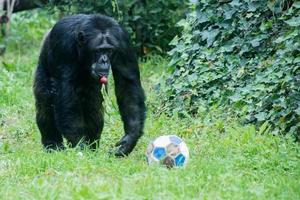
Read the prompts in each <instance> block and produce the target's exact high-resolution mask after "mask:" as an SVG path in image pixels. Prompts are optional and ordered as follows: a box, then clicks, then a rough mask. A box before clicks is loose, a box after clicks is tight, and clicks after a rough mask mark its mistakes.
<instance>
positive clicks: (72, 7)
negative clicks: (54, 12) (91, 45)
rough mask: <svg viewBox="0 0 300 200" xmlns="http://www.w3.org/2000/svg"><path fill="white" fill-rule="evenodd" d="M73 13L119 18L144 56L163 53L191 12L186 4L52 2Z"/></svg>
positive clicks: (137, 0)
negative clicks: (183, 19) (151, 53)
mask: <svg viewBox="0 0 300 200" xmlns="http://www.w3.org/2000/svg"><path fill="white" fill-rule="evenodd" d="M50 2H52V4H53V5H56V6H57V8H58V9H59V10H61V11H63V12H64V13H65V14H70V13H101V14H106V15H109V16H113V17H115V18H116V19H117V20H119V21H120V22H121V23H122V24H123V25H124V27H125V28H126V29H127V30H128V32H129V33H130V34H131V35H132V39H133V41H134V45H135V46H136V48H137V50H138V52H139V53H140V54H147V53H148V52H149V51H155V52H160V53H163V52H164V51H166V50H167V49H168V47H169V46H168V44H169V42H170V41H171V40H172V38H173V37H174V35H175V34H177V33H178V31H179V29H178V27H176V26H175V24H176V23H177V21H178V20H179V19H180V18H182V17H183V12H184V10H185V9H186V8H187V7H186V6H185V2H186V1H185V0H179V1H178V0H157V1H142V0H125V1H124V0H105V1H94V0H85V1H78V0H62V1H55V0H54V1H50Z"/></svg>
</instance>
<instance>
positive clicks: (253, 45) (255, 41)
mask: <svg viewBox="0 0 300 200" xmlns="http://www.w3.org/2000/svg"><path fill="white" fill-rule="evenodd" d="M260 40H261V39H259V38H255V39H254V40H251V42H250V44H251V45H252V47H258V46H259V45H260Z"/></svg>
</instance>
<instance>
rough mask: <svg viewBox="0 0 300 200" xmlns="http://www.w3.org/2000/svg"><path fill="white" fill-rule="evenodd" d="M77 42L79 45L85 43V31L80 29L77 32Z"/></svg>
mask: <svg viewBox="0 0 300 200" xmlns="http://www.w3.org/2000/svg"><path fill="white" fill-rule="evenodd" d="M77 42H78V44H79V45H83V44H84V43H85V35H84V32H83V31H79V32H78V33H77Z"/></svg>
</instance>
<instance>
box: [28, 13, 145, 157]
mask: <svg viewBox="0 0 300 200" xmlns="http://www.w3.org/2000/svg"><path fill="white" fill-rule="evenodd" d="M101 45H102V46H103V45H106V46H109V48H110V50H112V53H111V54H107V55H109V59H110V60H109V62H110V64H111V68H112V72H113V77H114V82H115V92H116V97H117V103H118V106H119V110H120V114H121V117H122V121H123V123H124V131H125V135H124V136H123V137H122V138H121V140H120V141H119V142H118V143H117V144H116V145H117V146H118V149H117V150H116V152H115V155H116V156H123V155H128V154H129V153H130V152H131V151H132V150H133V148H134V147H135V145H136V143H137V141H138V139H139V138H140V137H141V135H142V134H143V126H144V121H145V103H144V102H145V97H144V92H143V89H142V87H141V82H140V74H139V67H138V62H137V58H136V56H135V55H134V52H133V50H132V47H131V44H130V40H129V36H128V34H127V33H126V32H125V31H124V29H123V28H122V27H121V26H120V25H119V24H118V23H117V22H116V21H115V20H113V19H112V18H110V17H107V16H103V15H74V16H70V17H65V18H63V19H61V20H60V21H59V22H58V23H57V24H56V25H55V26H54V27H53V28H52V30H51V31H50V32H49V33H48V34H47V36H46V37H45V39H44V42H43V47H42V50H41V54H40V57H39V63H38V66H37V69H36V73H35V80H34V95H35V100H36V120H37V125H38V128H39V130H40V132H41V136H42V144H43V145H44V147H45V148H46V149H62V148H64V146H63V137H64V138H66V139H67V141H68V142H69V143H70V144H71V146H73V147H74V146H76V145H77V144H78V142H79V141H83V142H85V143H87V144H89V145H90V146H91V147H92V148H96V147H97V146H98V141H99V139H100V135H101V132H102V129H103V107H102V102H103V97H102V94H101V84H100V83H99V80H98V79H97V78H96V79H95V77H93V75H92V74H94V75H95V73H94V72H93V71H92V70H93V69H92V65H93V63H97V60H98V59H99V56H97V55H98V54H97V53H95V52H94V51H93V49H95V48H98V47H99V48H100V51H99V49H97V52H99V53H100V54H101V53H103V52H104V50H106V49H104V48H103V49H102V47H100V46H101ZM102 50H103V51H102ZM107 74H108V70H107ZM107 74H106V75H107ZM96 76H97V73H96Z"/></svg>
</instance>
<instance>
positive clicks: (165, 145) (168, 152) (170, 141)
mask: <svg viewBox="0 0 300 200" xmlns="http://www.w3.org/2000/svg"><path fill="white" fill-rule="evenodd" d="M146 156H147V161H148V164H149V165H150V164H163V165H165V166H167V167H168V168H171V167H182V166H185V165H186V164H187V163H188V160H189V150H188V147H187V146H186V144H185V142H184V141H183V140H182V139H181V138H180V137H178V136H176V135H164V136H159V137H158V138H156V139H155V140H154V141H152V142H150V144H149V145H148V147H147V151H146Z"/></svg>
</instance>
